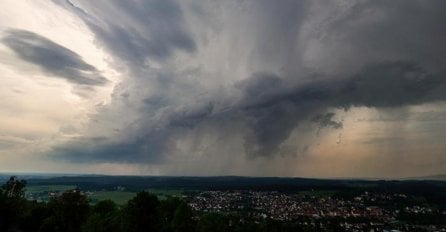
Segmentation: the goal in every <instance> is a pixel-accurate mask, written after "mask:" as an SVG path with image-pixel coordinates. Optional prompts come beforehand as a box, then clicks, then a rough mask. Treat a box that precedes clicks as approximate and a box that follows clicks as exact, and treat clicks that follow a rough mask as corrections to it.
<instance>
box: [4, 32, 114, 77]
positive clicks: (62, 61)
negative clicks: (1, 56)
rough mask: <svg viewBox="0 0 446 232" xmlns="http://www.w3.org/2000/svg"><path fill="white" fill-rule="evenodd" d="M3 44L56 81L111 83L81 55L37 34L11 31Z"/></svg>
mask: <svg viewBox="0 0 446 232" xmlns="http://www.w3.org/2000/svg"><path fill="white" fill-rule="evenodd" d="M1 41H2V42H3V44H4V45H6V46H8V47H9V48H11V49H12V50H13V51H14V52H15V53H16V54H17V55H18V56H19V57H20V58H21V59H23V60H25V61H27V62H30V63H33V64H36V65H38V66H39V67H41V68H42V69H43V70H44V71H46V72H47V73H49V74H52V75H54V76H56V77H59V78H63V79H65V80H67V81H69V82H72V83H75V84H80V85H103V84H105V83H107V79H106V78H104V77H103V76H102V75H101V74H100V72H99V71H98V70H97V69H96V68H95V67H93V66H92V65H90V64H88V63H86V62H85V61H83V60H82V57H80V56H79V55H78V54H77V53H75V52H73V51H71V50H69V49H67V48H65V47H63V46H61V45H59V44H57V43H54V42H53V41H51V40H49V39H47V38H45V37H43V36H41V35H38V34H36V33H33V32H30V31H25V30H16V29H11V30H8V31H7V34H6V36H5V37H3V38H2V39H1Z"/></svg>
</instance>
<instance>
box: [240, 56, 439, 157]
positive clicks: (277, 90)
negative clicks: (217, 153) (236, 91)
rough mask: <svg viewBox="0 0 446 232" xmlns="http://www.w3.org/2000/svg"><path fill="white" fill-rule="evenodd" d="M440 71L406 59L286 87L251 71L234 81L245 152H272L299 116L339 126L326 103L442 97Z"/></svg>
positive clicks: (396, 103)
mask: <svg viewBox="0 0 446 232" xmlns="http://www.w3.org/2000/svg"><path fill="white" fill-rule="evenodd" d="M444 75H445V74H444V73H437V74H433V73H429V72H427V71H426V70H425V69H423V68H422V67H420V66H418V65H416V64H413V63H410V62H390V63H388V62H386V63H380V64H374V65H370V66H368V67H365V68H364V69H363V70H361V71H360V72H359V73H358V74H356V75H354V76H353V77H350V78H330V79H329V80H328V81H320V82H313V83H310V84H306V85H301V86H298V87H289V85H286V84H278V83H281V81H279V80H280V78H278V77H271V76H258V74H256V75H255V76H254V77H253V78H250V79H248V81H244V82H243V83H242V84H238V86H240V85H242V86H244V88H243V89H242V91H244V93H245V94H244V96H245V98H244V99H242V100H241V101H240V103H239V110H241V111H243V113H244V116H245V117H246V118H248V119H249V120H248V121H249V126H250V128H251V130H252V131H251V132H252V133H251V134H249V136H247V137H246V141H245V144H246V150H247V154H249V155H251V156H254V157H255V156H270V155H273V154H275V152H276V151H277V150H278V149H279V146H280V145H281V144H282V143H283V142H284V141H285V140H286V139H287V138H288V137H289V135H290V133H291V132H292V131H293V130H294V128H295V127H297V126H298V124H299V123H300V122H302V121H304V120H309V119H312V120H311V121H312V122H314V123H317V124H318V125H319V126H321V127H331V128H334V129H340V128H342V123H341V122H337V121H334V120H333V119H332V118H333V117H334V116H335V115H334V114H333V113H330V112H329V113H323V112H324V111H326V110H328V109H329V108H344V109H346V110H347V109H349V108H350V107H352V106H366V107H378V108H385V107H402V106H407V105H414V104H421V103H426V102H433V101H441V100H446V92H444V91H442V90H445V89H446V78H445V76H444ZM333 79H334V80H333ZM247 83H249V84H247ZM279 86H280V87H279ZM321 112H322V113H321Z"/></svg>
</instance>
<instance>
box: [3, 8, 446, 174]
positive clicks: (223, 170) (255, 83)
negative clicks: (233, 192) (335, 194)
mask: <svg viewBox="0 0 446 232" xmlns="http://www.w3.org/2000/svg"><path fill="white" fill-rule="evenodd" d="M0 8H1V9H2V13H1V14H0V171H1V172H11V171H16V172H64V173H104V174H125V175H128V174H131V175H249V176H303V177H379V178H398V177H411V176H424V175H432V174H444V173H446V153H445V152H446V142H445V141H446V140H445V137H446V76H445V74H446V66H445V61H446V43H445V41H446V26H445V23H446V1H443V0H431V1H425V0H419V1H417V0H412V1H405V0H392V1H387V0H386V1H384V0H373V1H372V0H369V1H364V0H358V1H345V0H332V1H325V0H311V1H305V0H280V1H271V0H225V1H219V0H177V1H175V0H132V1H121V0H107V1H106V0H95V1H90V0H53V1H49V0H48V1H32V0H23V1H17V0H2V1H1V2H0Z"/></svg>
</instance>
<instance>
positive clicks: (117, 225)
mask: <svg viewBox="0 0 446 232" xmlns="http://www.w3.org/2000/svg"><path fill="white" fill-rule="evenodd" d="M92 211H93V212H92V214H90V216H89V217H88V219H87V222H86V223H85V226H84V228H83V231H84V232H119V231H123V228H122V222H121V221H122V215H121V213H120V211H119V210H118V207H117V206H116V204H115V203H114V202H113V201H111V200H104V201H99V202H98V203H96V205H95V206H94V207H93V210H92Z"/></svg>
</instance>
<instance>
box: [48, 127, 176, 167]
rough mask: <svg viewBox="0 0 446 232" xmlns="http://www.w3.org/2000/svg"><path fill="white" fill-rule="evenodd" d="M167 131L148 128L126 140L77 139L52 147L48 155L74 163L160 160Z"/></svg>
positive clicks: (160, 161)
mask: <svg viewBox="0 0 446 232" xmlns="http://www.w3.org/2000/svg"><path fill="white" fill-rule="evenodd" d="M170 137H171V134H170V132H169V131H168V130H162V131H161V130H158V131H151V132H149V133H147V134H141V135H139V136H138V137H137V138H134V139H130V140H129V141H120V142H110V141H109V140H108V138H106V137H101V138H88V137H83V138H78V139H77V140H76V141H74V142H68V143H66V144H64V145H63V146H56V147H53V150H52V151H51V153H50V155H51V157H52V158H54V159H63V160H68V161H70V162H75V163H87V162H88V163H109V162H112V163H115V162H119V163H132V164H138V163H162V162H163V161H164V160H165V156H166V155H167V154H165V152H167V151H168V150H169V149H170V148H171V147H170V146H169V138H170Z"/></svg>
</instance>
